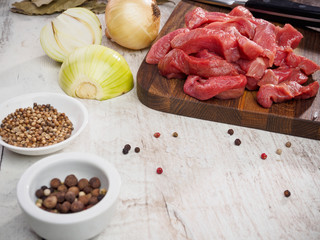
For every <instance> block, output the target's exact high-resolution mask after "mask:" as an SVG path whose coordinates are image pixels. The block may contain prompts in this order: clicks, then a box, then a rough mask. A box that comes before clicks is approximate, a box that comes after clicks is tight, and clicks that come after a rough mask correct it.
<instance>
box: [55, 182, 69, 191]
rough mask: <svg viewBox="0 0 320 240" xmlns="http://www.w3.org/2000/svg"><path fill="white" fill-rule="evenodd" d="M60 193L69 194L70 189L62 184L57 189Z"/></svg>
mask: <svg viewBox="0 0 320 240" xmlns="http://www.w3.org/2000/svg"><path fill="white" fill-rule="evenodd" d="M57 190H58V192H67V191H68V187H67V186H66V185H64V184H61V185H60V186H59V187H58V188H57Z"/></svg>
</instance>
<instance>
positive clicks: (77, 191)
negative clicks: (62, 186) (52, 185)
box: [68, 186, 80, 196]
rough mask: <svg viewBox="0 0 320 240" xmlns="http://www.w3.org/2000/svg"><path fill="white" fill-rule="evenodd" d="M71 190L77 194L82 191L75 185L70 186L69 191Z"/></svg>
mask: <svg viewBox="0 0 320 240" xmlns="http://www.w3.org/2000/svg"><path fill="white" fill-rule="evenodd" d="M70 191H71V192H73V193H74V195H75V196H78V195H79V192H80V190H79V188H78V187H76V186H73V187H71V188H69V189H68V192H70Z"/></svg>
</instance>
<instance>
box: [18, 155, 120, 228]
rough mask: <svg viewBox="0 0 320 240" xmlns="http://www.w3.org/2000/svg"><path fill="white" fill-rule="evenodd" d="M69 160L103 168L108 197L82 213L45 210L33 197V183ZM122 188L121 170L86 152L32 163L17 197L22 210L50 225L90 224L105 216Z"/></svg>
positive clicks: (21, 180) (52, 156) (24, 174)
mask: <svg viewBox="0 0 320 240" xmlns="http://www.w3.org/2000/svg"><path fill="white" fill-rule="evenodd" d="M66 161H71V162H73V161H76V162H78V163H80V162H82V163H87V164H91V165H93V166H95V167H97V168H99V169H100V170H101V171H102V172H103V173H104V174H105V175H106V176H107V179H108V180H109V187H108V189H107V194H106V196H105V197H104V198H102V199H101V201H100V202H99V203H98V204H96V205H94V206H92V207H91V208H89V209H86V210H83V211H80V212H76V213H67V214H58V213H51V212H48V211H45V210H43V209H41V208H39V207H38V206H36V203H35V202H34V201H33V200H32V199H31V198H30V187H31V186H30V180H31V179H32V178H33V176H34V175H35V174H39V173H41V171H42V170H43V169H46V168H48V167H50V166H51V165H52V164H55V165H56V164H63V163H65V162H66ZM120 188H121V178H120V175H119V173H118V171H117V169H116V168H115V167H114V166H113V165H112V164H110V163H109V162H107V161H106V160H105V159H104V158H102V157H100V156H97V155H94V154H91V153H86V152H68V153H59V154H54V155H51V156H48V157H45V158H43V159H41V160H39V161H37V162H35V163H34V164H32V165H31V166H30V167H29V168H28V169H27V170H26V171H25V172H24V173H23V174H22V176H21V177H20V180H19V182H18V184H17V193H16V194H17V200H18V203H19V205H20V207H21V208H22V210H23V211H24V212H26V213H27V215H29V216H32V217H33V218H36V219H37V220H39V221H41V222H46V223H50V224H74V223H80V222H83V221H88V220H89V219H92V218H94V217H96V216H98V215H100V214H103V213H104V212H105V211H106V210H108V209H109V208H110V207H111V206H112V205H113V204H114V203H115V202H116V200H117V199H118V196H119V193H120Z"/></svg>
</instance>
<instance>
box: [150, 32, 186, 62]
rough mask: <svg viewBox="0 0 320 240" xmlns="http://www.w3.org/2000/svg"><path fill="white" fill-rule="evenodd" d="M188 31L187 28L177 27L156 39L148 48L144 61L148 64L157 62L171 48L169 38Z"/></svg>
mask: <svg viewBox="0 0 320 240" xmlns="http://www.w3.org/2000/svg"><path fill="white" fill-rule="evenodd" d="M189 31H190V30H189V29H188V28H179V29H177V30H174V31H173V32H170V33H168V34H166V35H165V36H163V37H161V38H160V39H158V40H157V41H156V42H155V43H154V44H153V45H152V47H151V48H150V51H149V52H148V54H147V57H146V62H147V63H149V64H158V63H159V60H160V59H161V58H163V57H164V56H165V55H166V54H167V53H168V52H169V51H170V50H171V44H170V42H171V40H172V39H173V38H174V37H175V36H177V35H179V34H180V33H185V32H189Z"/></svg>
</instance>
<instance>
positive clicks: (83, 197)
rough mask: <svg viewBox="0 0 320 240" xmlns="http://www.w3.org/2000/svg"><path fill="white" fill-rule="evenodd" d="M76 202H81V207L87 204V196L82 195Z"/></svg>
mask: <svg viewBox="0 0 320 240" xmlns="http://www.w3.org/2000/svg"><path fill="white" fill-rule="evenodd" d="M78 201H80V202H82V203H83V205H87V204H88V202H89V198H88V196H87V195H83V196H80V197H79V198H78Z"/></svg>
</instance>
